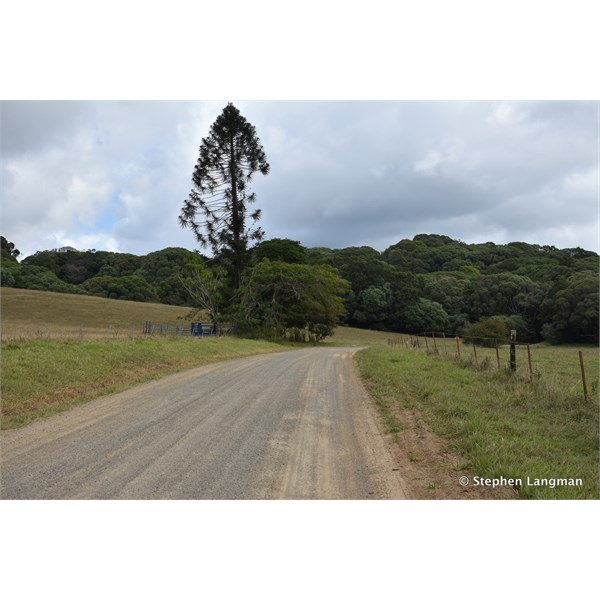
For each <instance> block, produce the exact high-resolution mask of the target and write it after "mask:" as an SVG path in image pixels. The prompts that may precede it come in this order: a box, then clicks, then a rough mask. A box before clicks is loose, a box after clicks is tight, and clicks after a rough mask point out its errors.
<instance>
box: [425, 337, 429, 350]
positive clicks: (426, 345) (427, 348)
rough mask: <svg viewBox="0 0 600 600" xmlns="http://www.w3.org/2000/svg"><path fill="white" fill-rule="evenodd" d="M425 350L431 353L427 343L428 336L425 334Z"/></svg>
mask: <svg viewBox="0 0 600 600" xmlns="http://www.w3.org/2000/svg"><path fill="white" fill-rule="evenodd" d="M425 349H426V350H427V351H429V344H428V343H427V334H425Z"/></svg>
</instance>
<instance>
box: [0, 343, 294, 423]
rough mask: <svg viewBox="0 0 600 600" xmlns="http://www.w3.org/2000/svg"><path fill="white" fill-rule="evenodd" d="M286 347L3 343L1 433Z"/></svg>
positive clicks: (254, 345) (214, 344) (256, 344)
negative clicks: (119, 393)
mask: <svg viewBox="0 0 600 600" xmlns="http://www.w3.org/2000/svg"><path fill="white" fill-rule="evenodd" d="M284 349H286V346H282V345H280V344H274V343H270V342H263V341H256V340H241V339H234V338H201V339H199V338H151V337H149V338H140V339H136V340H96V341H83V342H81V341H75V340H29V341H24V342H5V343H3V344H2V354H1V366H2V385H1V394H2V395H1V398H2V400H1V415H2V421H1V426H2V429H10V428H14V427H19V426H22V425H25V424H27V423H30V422H32V421H34V420H36V419H39V418H42V417H46V416H49V415H51V414H54V413H57V412H60V411H63V410H66V409H68V408H70V407H72V406H74V405H76V404H79V403H81V402H85V401H87V400H90V399H92V398H96V397H98V396H101V395H103V394H108V393H113V392H116V391H121V390H123V389H126V388H128V387H132V386H134V385H137V384H139V383H143V382H145V381H149V380H151V379H157V378H159V377H162V376H164V375H167V374H170V373H175V372H177V371H181V370H184V369H189V368H193V367H198V366H201V365H204V364H208V363H211V362H217V361H222V360H227V359H232V358H240V357H243V356H248V355H251V354H261V353H265V352H277V351H281V350H284Z"/></svg>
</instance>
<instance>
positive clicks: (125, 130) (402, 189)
mask: <svg viewBox="0 0 600 600" xmlns="http://www.w3.org/2000/svg"><path fill="white" fill-rule="evenodd" d="M233 101H234V103H235V105H236V106H237V107H238V108H239V109H240V111H241V112H242V114H243V115H244V116H245V117H246V118H247V119H248V120H249V121H250V122H251V123H252V124H253V125H255V127H256V130H257V134H258V136H259V138H260V140H261V142H262V144H263V147H264V149H265V152H266V154H267V158H268V160H269V163H270V165H271V172H270V174H269V175H268V176H266V177H265V176H262V175H260V174H257V175H255V177H254V181H253V184H252V189H253V190H254V191H255V192H256V195H257V204H256V206H257V207H258V208H261V209H262V213H263V219H262V227H263V229H264V230H265V233H266V237H267V238H272V237H287V238H292V239H295V240H299V241H300V242H301V243H302V244H304V245H305V246H308V247H312V246H327V247H331V248H340V247H346V246H354V245H369V246H372V247H374V248H376V249H378V250H384V249H385V248H386V247H387V246H389V245H391V244H393V243H395V242H397V241H399V240H400V239H403V238H412V237H413V236H414V235H416V234H418V233H439V234H445V235H449V236H451V237H453V238H456V239H460V240H463V241H465V242H468V243H471V242H483V241H493V242H496V243H506V242H510V241H526V242H530V243H537V244H551V245H555V246H558V247H574V246H581V247H584V248H587V249H592V250H596V251H597V250H598V131H599V105H598V103H596V102H591V101H587V102H569V101H546V102H531V101H529V102H490V101H476V102H443V101H437V102H417V101H403V102H400V101H397V102H392V101H381V102H374V101H370V102H368V101H345V102H338V101H326V102H317V101H313V102H308V101H296V102H294V101H278V102H263V101H237V100H233ZM226 102H227V100H224V101H221V102H217V101H211V102H191V101H182V102H174V101H164V102H152V101H138V102H135V101H128V102H109V101H101V102H98V101H69V102H67V101H54V102H44V101H30V102H21V101H6V102H3V103H2V105H1V120H2V121H1V126H2V177H3V183H2V234H3V235H4V236H5V237H7V238H8V239H9V240H10V241H12V242H14V243H15V245H16V246H17V248H19V249H20V250H21V252H22V253H23V254H24V255H27V254H31V253H33V252H35V251H36V250H42V249H48V248H53V247H57V246H64V245H69V246H74V247H76V248H78V249H89V248H95V249H97V250H100V249H103V250H111V251H119V252H131V253H134V254H145V253H148V252H151V251H154V250H158V249H161V248H165V247H167V246H182V247H186V248H190V249H193V248H195V247H196V246H195V242H194V238H193V235H192V233H191V231H190V230H182V229H181V228H180V227H179V225H178V223H177V217H178V215H179V212H180V210H181V206H182V203H183V200H184V199H185V198H186V196H187V195H188V193H189V191H190V189H191V175H192V172H193V169H194V165H195V162H196V159H197V157H198V148H199V145H200V142H201V140H202V138H203V137H205V136H206V135H207V133H208V131H209V127H210V125H211V124H212V122H213V121H214V120H215V118H216V117H217V116H218V114H219V113H220V111H221V110H222V108H223V107H224V106H225V104H226Z"/></svg>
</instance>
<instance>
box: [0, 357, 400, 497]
mask: <svg viewBox="0 0 600 600" xmlns="http://www.w3.org/2000/svg"><path fill="white" fill-rule="evenodd" d="M356 350H357V349H356V348H310V349H303V350H298V351H292V352H283V353H278V354H267V355H260V356H254V357H249V358H243V359H239V360H232V361H227V362H223V363H217V364H213V365H209V366H206V367H201V368H199V369H194V370H191V371H186V372H183V373H179V374H177V375H172V376H169V377H167V378H164V379H161V380H160V381H156V382H152V383H148V384H144V385H141V386H138V387H136V388H133V389H131V390H128V391H126V392H123V393H120V394H114V395H111V396H105V397H103V398H98V399H97V400H94V401H92V402H89V403H87V404H85V405H81V406H78V407H76V408H74V409H72V410H70V411H68V412H65V413H62V414H60V415H56V416H54V417H51V418H49V419H46V420H44V421H39V422H37V423H34V424H32V425H30V426H28V427H25V428H23V429H20V430H14V431H3V432H2V446H1V448H2V456H1V463H0V466H1V471H0V477H1V479H0V481H1V488H0V494H1V497H2V498H4V499H20V498H22V499H44V498H47V499H77V498H79V499H109V498H114V499H267V498H281V499H294V498H305V499H375V498H406V497H408V494H407V492H406V486H405V484H404V482H403V480H402V479H401V478H400V476H399V473H398V472H397V470H394V463H393V459H392V457H391V455H390V453H389V451H388V450H387V448H386V445H385V441H384V439H383V437H382V434H381V430H380V426H379V425H378V420H377V415H376V413H375V410H374V408H373V406H372V404H371V400H370V399H369V398H368V396H367V395H366V392H365V391H364V388H363V387H362V384H361V382H360V380H359V379H358V376H357V375H356V373H355V370H354V363H353V359H352V355H353V354H354V352H356Z"/></svg>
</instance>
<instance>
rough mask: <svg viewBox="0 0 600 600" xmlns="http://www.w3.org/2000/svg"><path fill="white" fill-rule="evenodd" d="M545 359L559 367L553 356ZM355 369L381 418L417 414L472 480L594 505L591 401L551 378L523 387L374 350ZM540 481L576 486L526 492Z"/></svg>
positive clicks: (446, 363)
mask: <svg viewBox="0 0 600 600" xmlns="http://www.w3.org/2000/svg"><path fill="white" fill-rule="evenodd" d="M549 354H550V356H549V359H551V360H552V361H556V360H558V358H557V357H558V353H557V352H556V351H551V352H550V353H549ZM357 362H358V366H359V369H360V371H361V374H362V376H363V378H364V379H365V383H366V384H367V387H368V388H369V390H370V392H371V394H372V395H373V396H374V398H375V399H376V400H377V401H378V403H379V404H380V405H381V406H383V407H384V414H385V411H387V412H388V413H390V414H393V412H394V408H395V407H396V408H398V409H400V408H410V409H416V410H418V411H419V412H420V413H421V414H422V416H423V418H424V419H425V421H426V422H427V423H428V424H429V425H430V427H431V428H432V430H433V431H434V432H435V433H436V434H438V435H440V436H441V437H443V438H445V439H446V440H448V442H449V444H450V446H451V448H452V449H453V450H456V451H458V452H460V453H461V454H462V455H463V456H465V460H466V462H468V464H469V466H470V468H471V469H472V471H473V473H474V474H475V475H476V476H478V477H486V478H502V477H504V478H505V479H516V480H520V481H521V483H520V484H517V486H516V487H517V488H518V489H519V494H520V496H521V497H522V498H546V499H559V498H560V499H563V498H565V499H566V498H593V499H597V498H598V494H599V491H598V460H599V456H598V402H597V398H595V395H594V399H592V400H589V401H588V402H587V403H586V402H584V400H583V398H582V397H581V395H580V394H578V393H577V394H575V393H573V390H572V389H569V388H568V387H565V386H563V385H559V384H557V381H556V380H554V379H545V378H534V379H533V381H531V382H529V381H524V380H523V379H522V378H518V377H517V378H516V377H513V376H511V375H509V374H507V373H506V372H505V371H504V370H500V371H497V370H496V371H493V370H490V371H479V370H475V369H473V368H471V367H469V366H465V365H464V364H459V363H457V362H455V361H452V360H449V359H442V358H440V357H434V356H429V355H427V354H426V353H424V352H422V353H419V352H415V351H413V350H404V349H402V350H398V349H392V348H386V347H384V346H381V345H377V346H373V347H371V348H370V349H368V350H365V351H361V352H360V353H359V354H358V356H357ZM398 435H402V431H401V426H400V430H399V433H398ZM528 478H529V479H528ZM543 478H545V479H548V480H552V479H554V480H556V479H559V478H564V479H575V478H581V479H582V480H583V483H582V485H574V486H567V485H556V482H555V487H552V483H551V482H550V481H548V482H547V483H546V485H533V484H534V483H535V480H536V479H538V480H540V479H543Z"/></svg>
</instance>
